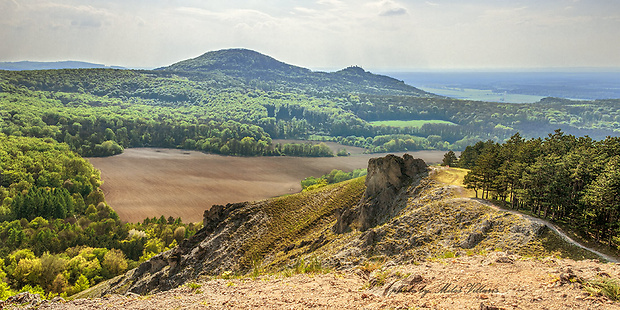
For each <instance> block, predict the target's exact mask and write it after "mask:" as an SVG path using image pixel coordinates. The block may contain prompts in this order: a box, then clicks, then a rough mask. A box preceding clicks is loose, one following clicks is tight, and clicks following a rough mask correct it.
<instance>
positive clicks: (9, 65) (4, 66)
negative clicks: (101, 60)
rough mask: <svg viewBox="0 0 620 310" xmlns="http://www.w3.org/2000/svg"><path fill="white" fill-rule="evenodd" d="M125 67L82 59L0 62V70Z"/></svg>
mask: <svg viewBox="0 0 620 310" xmlns="http://www.w3.org/2000/svg"><path fill="white" fill-rule="evenodd" d="M102 68H110V69H125V68H123V67H119V66H106V65H102V64H95V63H90V62H83V61H54V62H44V61H17V62H0V70H10V71H21V70H57V69H102Z"/></svg>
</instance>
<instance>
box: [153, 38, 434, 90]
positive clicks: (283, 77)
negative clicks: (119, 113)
mask: <svg viewBox="0 0 620 310" xmlns="http://www.w3.org/2000/svg"><path fill="white" fill-rule="evenodd" d="M157 70H162V71H173V72H183V73H185V75H190V76H193V77H194V78H197V79H199V78H201V76H202V75H203V74H212V73H214V72H220V73H223V74H225V75H227V76H230V77H234V78H237V79H240V80H242V81H244V82H245V83H246V84H249V85H255V86H257V87H261V88H272V89H277V90H288V91H291V90H297V91H299V90H301V91H303V92H306V93H343V92H346V93H367V94H382V95H388V94H389V95H409V96H416V97H430V98H435V97H438V96H436V95H433V94H431V93H427V92H425V91H422V90H420V89H417V88H415V87H413V86H410V85H407V84H405V83H404V82H403V81H399V80H397V79H394V78H391V77H388V76H384V75H377V74H373V73H370V72H368V71H365V70H364V69H362V68H360V67H356V66H353V67H349V68H346V69H343V70H340V71H337V72H330V73H328V72H314V71H311V70H309V69H306V68H302V67H297V66H294V65H290V64H286V63H284V62H281V61H278V60H276V59H274V58H272V57H270V56H267V55H263V54H261V53H259V52H256V51H252V50H247V49H227V50H219V51H211V52H207V53H205V54H203V55H201V56H199V57H196V58H193V59H188V60H184V61H181V62H178V63H175V64H172V65H170V66H168V67H163V68H159V69H157Z"/></svg>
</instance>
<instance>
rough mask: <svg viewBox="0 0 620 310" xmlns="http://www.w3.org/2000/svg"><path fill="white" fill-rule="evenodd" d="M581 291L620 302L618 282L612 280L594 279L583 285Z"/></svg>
mask: <svg viewBox="0 0 620 310" xmlns="http://www.w3.org/2000/svg"><path fill="white" fill-rule="evenodd" d="M583 289H584V290H585V291H586V292H588V293H590V294H592V295H603V296H606V297H607V298H609V299H611V300H614V301H618V300H620V281H618V279H612V278H596V279H592V280H588V281H586V282H585V283H584V287H583Z"/></svg>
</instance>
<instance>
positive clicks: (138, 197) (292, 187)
mask: <svg viewBox="0 0 620 310" xmlns="http://www.w3.org/2000/svg"><path fill="white" fill-rule="evenodd" d="M443 153H444V152H442V151H420V152H410V154H412V155H413V156H414V157H419V158H422V159H424V160H425V161H426V162H427V163H438V162H440V161H441V159H442V158H443ZM378 156H382V154H360V155H353V156H348V157H329V158H302V157H287V156H280V157H233V156H221V155H214V154H204V153H201V152H197V151H186V150H178V149H161V148H130V149H127V150H125V152H124V153H123V154H120V155H116V156H112V157H105V158H90V159H89V160H90V162H91V163H92V164H93V165H94V166H95V168H97V169H99V170H101V176H102V179H103V181H104V184H103V186H102V189H103V191H104V193H105V195H106V196H105V197H106V201H107V202H108V203H109V204H110V206H111V207H112V208H114V210H115V211H116V212H117V213H118V215H119V217H120V218H121V220H122V221H125V222H137V221H142V220H143V219H144V218H145V217H153V216H160V215H165V216H166V217H168V216H173V217H175V218H176V217H181V218H182V219H183V221H184V222H190V221H191V222H196V221H201V220H202V213H203V212H204V210H206V209H208V208H209V207H211V205H213V204H226V203H229V202H239V201H248V200H260V199H265V198H269V197H273V196H280V195H286V194H291V193H296V192H299V191H300V190H301V185H300V181H301V180H302V179H303V178H305V177H308V176H317V177H318V176H321V175H323V174H326V173H329V172H330V171H331V170H332V169H340V170H343V171H352V170H354V169H357V168H366V166H367V162H368V159H369V158H371V157H378Z"/></svg>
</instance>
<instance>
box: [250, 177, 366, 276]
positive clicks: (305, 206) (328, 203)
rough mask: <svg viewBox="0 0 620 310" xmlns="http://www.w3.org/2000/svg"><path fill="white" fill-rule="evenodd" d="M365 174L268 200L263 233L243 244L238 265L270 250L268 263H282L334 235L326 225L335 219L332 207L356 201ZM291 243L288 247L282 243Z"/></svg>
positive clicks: (329, 224)
mask: <svg viewBox="0 0 620 310" xmlns="http://www.w3.org/2000/svg"><path fill="white" fill-rule="evenodd" d="M364 180H365V177H361V178H357V179H353V180H349V181H345V182H342V183H337V184H333V185H328V186H325V187H321V188H319V189H317V190H314V191H308V192H302V193H298V194H294V195H290V196H285V197H278V198H275V199H273V200H270V201H269V202H267V204H265V206H264V207H263V211H265V212H266V213H267V215H268V216H270V218H271V220H270V221H269V222H268V223H267V226H268V227H267V229H266V230H265V231H266V233H265V234H261V235H257V236H255V237H254V238H252V239H251V240H248V241H247V242H246V243H245V244H244V246H243V247H244V249H243V253H244V256H243V257H242V258H241V261H240V265H241V266H242V267H245V268H248V267H251V265H252V262H253V261H257V260H261V259H263V257H265V256H266V255H269V254H274V253H277V254H276V255H274V258H273V260H272V261H271V262H270V265H271V266H273V267H282V266H284V265H286V264H287V263H290V262H291V260H292V259H293V258H295V257H300V256H301V255H303V254H304V253H307V252H309V251H310V249H311V248H312V247H318V246H319V244H318V243H316V242H319V241H317V240H320V238H323V240H324V242H325V243H326V242H328V241H330V240H332V239H333V238H334V237H335V236H334V235H333V233H331V230H330V229H329V228H330V227H331V226H332V225H333V223H334V221H335V220H336V217H335V214H334V211H335V210H336V209H338V208H349V207H351V206H353V205H355V204H356V203H358V202H359V200H360V199H361V197H362V195H363V193H364V189H365V186H364ZM290 245H295V247H294V248H292V249H289V250H288V251H283V250H284V248H285V247H287V246H290Z"/></svg>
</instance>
